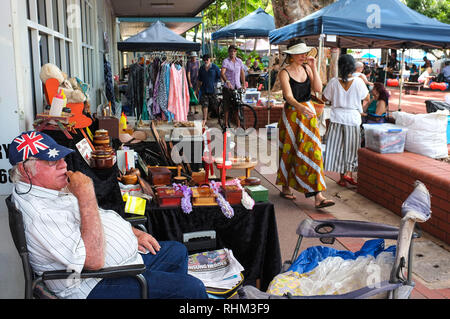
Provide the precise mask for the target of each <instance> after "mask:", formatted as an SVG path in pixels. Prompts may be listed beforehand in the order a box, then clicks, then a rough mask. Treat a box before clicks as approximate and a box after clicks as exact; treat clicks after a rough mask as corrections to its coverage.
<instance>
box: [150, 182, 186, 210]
mask: <svg viewBox="0 0 450 319" xmlns="http://www.w3.org/2000/svg"><path fill="white" fill-rule="evenodd" d="M156 198H157V199H158V205H159V206H160V207H174V206H178V207H179V206H181V199H182V198H183V192H182V191H177V190H175V189H174V188H173V187H156Z"/></svg>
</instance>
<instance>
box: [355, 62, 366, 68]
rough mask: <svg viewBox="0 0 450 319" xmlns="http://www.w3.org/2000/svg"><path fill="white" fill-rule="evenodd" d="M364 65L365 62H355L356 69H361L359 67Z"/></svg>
mask: <svg viewBox="0 0 450 319" xmlns="http://www.w3.org/2000/svg"><path fill="white" fill-rule="evenodd" d="M363 67H364V64H363V63H362V62H359V61H358V62H356V63H355V69H359V68H363Z"/></svg>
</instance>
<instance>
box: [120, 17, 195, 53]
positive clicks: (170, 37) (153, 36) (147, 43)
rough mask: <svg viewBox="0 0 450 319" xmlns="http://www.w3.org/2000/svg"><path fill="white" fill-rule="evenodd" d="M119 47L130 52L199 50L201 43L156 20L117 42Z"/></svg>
mask: <svg viewBox="0 0 450 319" xmlns="http://www.w3.org/2000/svg"><path fill="white" fill-rule="evenodd" d="M117 48H118V49H119V51H128V52H151V51H199V50H200V43H196V42H192V41H189V40H186V39H185V38H183V37H182V36H181V35H178V34H176V33H175V32H173V31H172V30H170V29H169V28H167V27H166V26H165V25H164V23H162V22H161V21H156V22H155V23H153V24H152V25H151V26H150V27H149V28H147V29H145V30H144V31H142V32H140V33H138V34H136V35H134V36H132V37H130V38H128V39H126V40H125V41H122V42H119V43H117Z"/></svg>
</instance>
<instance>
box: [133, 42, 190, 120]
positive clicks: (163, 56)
mask: <svg viewBox="0 0 450 319" xmlns="http://www.w3.org/2000/svg"><path fill="white" fill-rule="evenodd" d="M136 58H137V59H138V62H136V63H133V64H132V65H130V69H131V68H135V67H136V65H137V64H140V65H141V66H142V68H143V69H140V68H139V67H138V69H139V71H140V72H142V73H143V75H142V74H139V75H138V76H139V78H138V80H137V81H136V79H134V83H133V85H134V86H139V87H138V88H137V90H138V91H139V92H140V93H142V96H141V95H140V93H138V94H137V95H134V96H133V98H132V99H131V101H130V102H131V104H132V106H133V109H134V113H135V115H136V119H137V121H138V122H139V121H140V120H153V119H155V118H152V115H150V116H148V113H150V114H152V113H153V111H152V110H150V109H149V107H152V106H151V105H152V104H153V103H154V96H153V93H154V91H153V89H154V86H155V85H156V83H154V82H152V83H151V84H150V83H149V81H151V80H153V81H154V80H155V78H154V77H153V78H152V79H150V78H149V73H150V71H149V68H150V65H151V64H152V63H153V62H155V59H159V61H160V62H161V65H162V64H163V63H170V64H177V65H179V66H181V67H183V68H184V67H185V65H186V63H187V59H188V57H187V54H186V52H183V51H164V50H161V51H151V52H145V53H143V54H142V55H140V56H137V57H136ZM159 71H160V70H159ZM140 81H142V84H141V83H140ZM149 90H150V92H149ZM149 97H150V98H149ZM156 114H157V115H158V114H162V113H156ZM164 115H165V116H166V117H167V112H166V111H164ZM172 118H173V117H172ZM169 120H171V119H170V118H169Z"/></svg>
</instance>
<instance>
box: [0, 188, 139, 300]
mask: <svg viewBox="0 0 450 319" xmlns="http://www.w3.org/2000/svg"><path fill="white" fill-rule="evenodd" d="M5 201H6V206H7V207H8V215H9V228H10V230H11V235H12V238H13V241H14V244H15V246H16V248H17V252H18V253H19V256H20V259H21V260H22V267H23V273H24V277H25V299H33V298H36V299H57V297H56V295H55V294H53V293H52V292H51V291H50V290H49V289H48V288H47V286H46V285H45V282H46V281H48V280H60V279H70V278H72V277H73V275H74V273H73V272H70V271H67V270H55V271H46V272H44V273H43V274H41V275H40V276H38V275H37V274H36V273H34V271H33V269H32V268H31V264H30V259H29V256H28V248H27V241H26V237H25V228H24V224H23V218H22V213H21V212H20V211H19V210H18V209H17V208H16V205H14V203H13V202H12V200H11V195H10V196H8V197H7V198H6V200H5ZM145 270H146V268H145V265H144V264H137V265H127V266H118V267H109V268H103V269H100V270H97V271H82V272H81V273H80V274H79V276H77V277H78V278H79V279H86V278H118V277H125V276H130V277H135V278H136V279H137V280H138V282H139V285H140V288H141V297H142V298H143V299H147V280H146V279H145V277H144V276H143V275H142V273H143V272H144V271H145Z"/></svg>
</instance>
